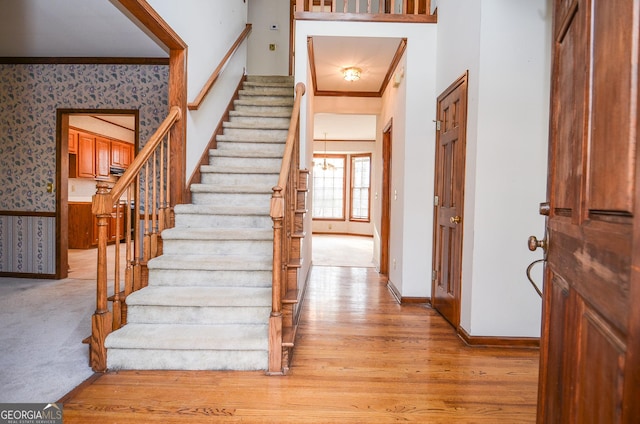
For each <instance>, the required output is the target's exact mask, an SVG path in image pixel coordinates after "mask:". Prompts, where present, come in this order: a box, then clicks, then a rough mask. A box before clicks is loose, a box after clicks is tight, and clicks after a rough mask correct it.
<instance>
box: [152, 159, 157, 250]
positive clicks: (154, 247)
mask: <svg viewBox="0 0 640 424" xmlns="http://www.w3.org/2000/svg"><path fill="white" fill-rule="evenodd" d="M156 153H157V151H156V152H153V172H152V175H153V181H152V184H153V192H152V193H151V198H152V199H151V205H152V208H151V258H155V257H156V256H158V219H157V216H158V178H157V177H156V176H157V173H156V172H157V170H156V160H157V157H156Z"/></svg>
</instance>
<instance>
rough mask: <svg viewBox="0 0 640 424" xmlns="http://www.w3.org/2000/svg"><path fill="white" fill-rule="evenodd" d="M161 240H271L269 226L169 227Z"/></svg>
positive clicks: (271, 231) (271, 235) (271, 233)
mask: <svg viewBox="0 0 640 424" xmlns="http://www.w3.org/2000/svg"><path fill="white" fill-rule="evenodd" d="M162 240H164V241H165V242H166V241H167V240H273V230H272V229H271V228H268V229H262V228H175V227H174V228H169V229H167V230H164V231H163V232H162Z"/></svg>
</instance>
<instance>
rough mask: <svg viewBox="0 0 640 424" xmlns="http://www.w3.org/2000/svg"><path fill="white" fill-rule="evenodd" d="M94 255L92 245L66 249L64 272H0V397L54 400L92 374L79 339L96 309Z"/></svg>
mask: <svg viewBox="0 0 640 424" xmlns="http://www.w3.org/2000/svg"><path fill="white" fill-rule="evenodd" d="M108 251H109V254H108V257H109V258H113V253H112V252H113V251H114V246H113V245H111V246H109V247H108ZM123 253H124V249H122V251H121V252H120V254H121V256H123ZM96 261H97V253H96V249H88V250H79V249H70V250H69V278H65V279H64V280H39V279H27V278H0V322H1V323H2V325H1V326H0V370H1V371H0V403H6V402H38V403H39V402H46V403H49V402H55V401H57V400H58V399H60V398H61V397H62V396H63V395H65V394H66V393H67V392H68V391H70V390H71V389H73V388H74V387H76V386H77V385H78V384H80V383H82V382H83V381H84V380H86V379H87V378H88V377H90V376H91V375H92V374H93V371H92V370H91V368H90V367H89V348H88V346H87V345H85V344H82V339H84V338H85V337H87V336H88V335H89V334H91V315H92V314H93V312H94V311H95V309H96V294H95V293H96ZM109 262H110V263H111V259H110V261H109ZM109 269H110V271H109V280H112V278H113V277H112V276H113V267H112V266H110V267H109ZM109 286H110V287H109V290H110V293H111V292H112V291H113V289H112V285H111V284H110V285H109Z"/></svg>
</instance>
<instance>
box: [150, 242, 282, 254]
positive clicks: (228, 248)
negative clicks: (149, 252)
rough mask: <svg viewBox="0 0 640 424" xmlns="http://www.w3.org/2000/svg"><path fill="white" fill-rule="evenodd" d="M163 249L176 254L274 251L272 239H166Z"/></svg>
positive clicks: (167, 252)
mask: <svg viewBox="0 0 640 424" xmlns="http://www.w3.org/2000/svg"><path fill="white" fill-rule="evenodd" d="M163 251H164V253H165V254H167V255H174V254H190V253H193V254H200V255H202V254H211V255H241V254H246V253H247V252H252V253H254V254H257V255H262V254H264V255H268V254H269V253H271V252H273V241H270V240H164V243H163Z"/></svg>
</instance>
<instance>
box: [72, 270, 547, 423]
mask: <svg viewBox="0 0 640 424" xmlns="http://www.w3.org/2000/svg"><path fill="white" fill-rule="evenodd" d="M309 284H310V286H309V288H308V291H307V297H306V300H305V304H304V307H303V311H302V317H301V326H300V329H299V333H298V339H297V347H296V351H295V354H294V357H293V366H292V369H291V372H290V374H289V375H288V376H285V377H267V376H265V375H264V374H263V373H261V372H230V371H229V372H209V371H206V372H202V371H200V372H183V371H169V372H167V371H162V372H161V371H145V372H137V371H126V372H112V373H107V374H103V375H99V376H97V377H95V379H94V380H93V381H92V382H90V383H87V384H86V385H84V386H81V387H79V388H78V389H76V390H75V391H73V392H71V393H69V394H68V395H67V396H65V398H63V399H62V401H63V402H64V422H65V423H89V422H90V423H115V422H118V423H152V422H162V423H194V422H207V423H209V422H246V423H296V424H298V423H389V422H396V421H407V422H418V423H469V422H474V423H497V422H503V423H510V424H511V423H524V422H535V412H536V396H537V381H538V356H539V354H538V351H537V350H528V349H498V348H477V347H476V348H471V347H467V346H465V345H464V343H463V342H462V341H461V340H460V339H458V337H457V336H456V335H455V332H454V330H453V329H452V328H451V327H450V326H449V325H448V324H447V323H446V322H445V321H444V319H443V318H442V317H441V316H440V315H438V313H437V312H435V311H434V310H432V309H430V308H429V307H427V306H425V305H398V304H397V303H396V302H395V301H394V299H393V297H392V296H391V294H390V293H389V292H388V290H387V288H386V284H385V282H384V281H383V280H382V279H381V278H379V277H378V274H377V273H376V271H375V270H374V269H373V268H347V267H314V268H313V270H312V273H311V278H310V281H309Z"/></svg>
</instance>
